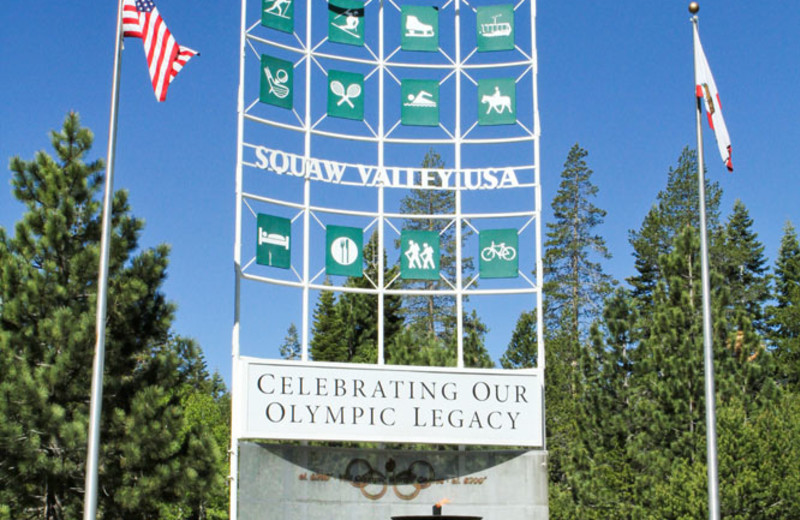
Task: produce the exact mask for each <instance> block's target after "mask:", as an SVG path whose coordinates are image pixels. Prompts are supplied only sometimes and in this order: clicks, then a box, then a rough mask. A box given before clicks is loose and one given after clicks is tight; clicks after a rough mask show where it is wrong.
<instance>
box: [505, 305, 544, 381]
mask: <svg viewBox="0 0 800 520" xmlns="http://www.w3.org/2000/svg"><path fill="white" fill-rule="evenodd" d="M537 351H538V347H537V344H536V313H535V312H534V311H524V312H522V313H521V314H520V316H519V318H517V324H516V326H515V327H514V332H512V333H511V340H510V341H509V343H508V347H507V348H506V351H505V352H504V353H503V356H502V357H501V358H500V365H501V366H502V367H503V368H533V367H535V366H536V359H537V354H538V352H537Z"/></svg>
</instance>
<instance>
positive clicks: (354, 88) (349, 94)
mask: <svg viewBox="0 0 800 520" xmlns="http://www.w3.org/2000/svg"><path fill="white" fill-rule="evenodd" d="M331 92H333V93H334V94H336V95H337V96H339V102H338V103H336V106H337V107H338V106H339V105H341V104H342V103H347V104H348V105H350V108H355V105H353V102H352V101H350V99H351V98H357V97H358V96H360V95H361V85H359V84H358V83H351V84H349V85H348V86H347V91H345V89H344V85H343V84H342V82H341V81H338V80H334V81H331Z"/></svg>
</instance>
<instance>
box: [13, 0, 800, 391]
mask: <svg viewBox="0 0 800 520" xmlns="http://www.w3.org/2000/svg"><path fill="white" fill-rule="evenodd" d="M687 6H688V2H685V1H682V0H680V1H674V0H670V1H668V2H667V1H664V0H645V1H641V0H639V1H633V0H620V1H617V2H611V3H608V2H588V1H582V2H578V1H567V2H565V1H555V0H540V1H539V3H538V7H537V11H538V18H537V32H538V55H539V103H540V107H541V108H540V110H541V121H542V139H541V152H542V182H543V199H544V201H545V204H546V205H547V207H548V208H549V203H550V200H551V199H552V197H553V195H554V193H555V191H556V189H557V187H558V183H559V174H560V171H561V167H562V164H563V162H564V159H565V157H566V154H567V151H568V150H569V148H570V147H571V146H572V145H573V144H574V143H576V142H577V143H580V145H581V146H582V147H584V148H585V149H587V150H588V152H589V157H588V163H589V166H590V167H591V168H592V169H593V170H594V172H595V175H594V178H593V180H594V183H595V184H596V185H597V186H598V187H599V190H600V192H599V196H598V198H597V199H596V201H595V203H596V204H597V205H598V206H599V207H601V208H604V209H606V210H607V211H608V216H607V218H606V221H605V224H604V225H603V226H602V228H601V229H600V230H599V231H600V233H601V234H602V235H603V236H604V237H605V239H606V241H607V243H608V246H609V248H610V250H611V252H612V254H613V255H614V258H613V259H612V260H611V261H609V262H607V263H606V264H605V267H606V269H607V271H608V272H609V273H611V274H612V275H614V276H615V277H617V278H619V279H623V278H625V277H627V276H630V275H631V274H633V260H632V257H631V249H630V247H629V245H628V241H627V237H628V231H629V230H631V229H637V228H638V227H639V226H640V224H641V222H642V219H643V217H644V215H645V213H646V212H647V210H648V209H649V207H650V206H651V204H652V203H653V201H654V198H655V195H656V193H657V192H658V191H659V190H660V189H662V188H663V187H664V185H665V182H666V173H667V171H668V169H669V168H670V167H671V166H675V164H676V161H677V158H678V156H679V154H680V152H681V150H682V149H683V147H684V146H686V145H690V146H692V147H694V146H695V131H694V121H695V120H694V98H693V77H692V33H691V23H690V22H689V13H688V11H687ZM3 7H4V9H3V10H2V11H1V13H2V14H0V17H2V22H3V23H2V25H3V27H4V28H5V29H4V30H3V31H2V32H0V98H1V99H2V100H3V102H2V104H0V156H1V157H2V158H3V159H4V160H5V161H8V159H9V158H10V157H11V156H12V155H19V156H21V157H22V158H23V159H26V160H29V159H31V158H32V157H33V154H34V153H35V152H36V151H37V150H42V149H45V150H47V151H48V152H49V151H50V145H49V138H48V131H49V130H51V129H54V128H59V127H60V126H61V123H62V121H63V119H64V116H65V114H66V113H67V112H68V111H70V110H75V111H77V112H79V113H80V115H81V118H82V122H83V124H84V125H85V126H88V127H89V128H91V129H92V130H93V131H94V133H95V136H96V142H95V148H94V154H95V155H94V156H95V157H105V155H106V142H107V128H108V116H109V100H110V91H111V74H112V62H113V48H114V45H113V38H114V29H115V15H116V2H113V1H107V2H97V1H88V0H76V1H73V2H51V1H47V2H45V1H43V0H27V1H24V2H23V1H12V2H6V5H4V6H3ZM158 7H159V9H160V11H161V13H162V15H163V16H164V18H165V19H166V21H167V23H168V25H169V27H170V29H171V30H172V31H173V33H174V34H175V36H176V37H177V39H178V41H179V42H180V43H182V44H184V45H187V46H190V47H192V48H195V49H198V50H199V51H200V52H201V56H200V57H198V58H195V59H194V60H192V61H191V62H190V63H189V64H188V65H187V66H186V68H185V69H184V71H183V72H181V74H180V75H179V76H178V78H177V79H176V80H175V82H174V83H173V84H172V86H171V87H170V91H169V95H168V98H167V101H166V102H165V103H157V102H156V101H155V99H154V96H153V93H152V90H151V87H150V83H149V78H148V76H147V71H146V69H145V61H144V57H143V55H142V49H141V43H140V41H138V40H128V41H127V42H126V50H125V52H124V53H123V65H122V87H121V102H120V112H119V130H118V152H117V161H116V179H115V187H116V188H117V189H120V188H125V189H127V190H129V192H130V200H131V205H132V207H133V210H134V213H135V214H136V215H137V216H139V217H142V218H144V219H145V220H146V223H147V225H146V228H145V231H144V234H143V237H142V241H141V243H142V245H143V246H145V247H146V246H151V245H154V244H157V243H163V242H166V243H170V244H172V255H171V264H170V269H169V279H168V281H167V283H166V286H165V291H166V293H167V296H168V297H169V298H170V299H171V300H173V301H174V302H176V303H177V305H178V312H177V320H176V323H175V329H176V330H177V332H179V333H181V334H184V335H188V336H192V337H195V338H196V339H197V340H198V341H199V342H200V344H201V345H202V347H203V349H204V352H205V354H206V357H207V359H208V362H209V365H210V367H211V368H212V369H217V370H219V371H220V373H221V374H222V375H223V377H225V379H226V380H228V381H229V380H230V344H231V341H230V338H231V326H232V318H233V280H234V276H233V233H234V171H235V153H236V134H235V132H236V91H237V81H238V58H237V55H238V45H239V16H240V13H239V3H238V2H233V1H229V2H187V1H179V0H160V1H158ZM758 7H761V8H762V9H758ZM699 16H700V31H701V38H702V41H703V45H704V48H705V51H706V55H707V56H708V60H709V62H710V65H711V68H712V71H713V72H714V76H715V79H716V81H717V85H718V87H719V89H720V93H721V97H722V103H723V105H724V113H725V118H726V122H727V125H728V129H729V131H730V134H731V138H732V141H733V163H734V167H735V172H734V173H733V174H728V173H727V172H726V171H725V169H724V167H723V165H722V162H721V159H720V158H719V157H718V155H717V151H716V147H715V146H714V145H713V142H712V141H711V140H712V139H713V136H712V134H711V133H710V132H709V131H708V130H707V129H706V131H705V138H706V160H707V165H708V171H709V176H710V177H711V178H712V179H713V180H717V181H719V182H720V184H721V186H722V188H723V190H724V194H725V197H724V200H723V206H722V210H723V214H724V215H726V216H727V214H728V213H729V211H730V208H731V206H732V204H733V201H734V200H735V199H737V198H739V199H741V200H742V201H743V202H744V203H745V205H746V206H747V208H748V209H749V211H750V215H751V217H752V218H753V219H754V221H755V225H754V227H755V231H756V232H757V233H758V234H759V238H760V239H761V241H762V242H763V244H764V245H765V246H766V252H765V254H766V255H767V257H768V259H769V261H770V264H772V263H773V262H774V259H775V257H776V256H777V251H778V246H779V243H780V239H781V236H782V229H783V225H784V223H785V222H786V221H787V220H791V221H792V222H793V223H794V224H795V226H800V209H798V203H797V200H798V196H800V178H799V177H798V174H797V170H798V167H797V164H796V163H795V162H794V156H795V155H796V147H797V146H798V142H800V98H798V96H797V92H798V91H799V90H800V67H798V61H800V31H798V29H797V27H800V5H798V4H797V3H796V2H769V3H762V4H754V3H752V2H743V1H730V0H727V1H723V0H706V1H704V2H701V10H700V13H699ZM5 171H6V173H5V174H4V175H3V179H5V180H4V182H3V183H0V184H1V185H0V225H2V226H4V227H6V228H7V229H11V228H13V224H14V222H16V221H17V220H18V219H19V218H20V216H21V214H22V211H23V208H22V206H21V205H19V204H18V203H17V202H16V201H15V200H14V199H13V197H12V196H11V191H10V187H9V184H8V181H9V179H10V173H9V172H8V171H7V168H6V169H5ZM547 213H549V212H547V211H546V215H545V222H547V221H548V218H549V215H547ZM513 318H514V316H512V317H507V318H505V319H500V318H498V319H488V320H487V321H489V325H490V327H491V328H492V332H491V333H490V336H489V338H488V347H489V349H490V352H491V354H492V355H493V357H494V358H495V359H497V358H499V356H500V355H501V354H502V352H503V351H504V349H505V346H506V343H507V341H508V338H509V336H510V330H509V327H513V322H514V319H513ZM298 320H299V318H298ZM277 336H278V338H277V341H279V340H280V338H282V336H283V332H282V331H280V332H279V333H278V334H277ZM276 348H277V345H276Z"/></svg>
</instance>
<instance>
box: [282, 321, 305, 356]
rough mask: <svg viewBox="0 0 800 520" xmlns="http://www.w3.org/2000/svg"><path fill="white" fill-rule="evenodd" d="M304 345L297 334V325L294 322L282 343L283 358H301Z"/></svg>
mask: <svg viewBox="0 0 800 520" xmlns="http://www.w3.org/2000/svg"><path fill="white" fill-rule="evenodd" d="M301 350H302V347H301V345H300V337H299V336H298V334H297V326H296V325H295V324H294V323H292V324H290V325H289V328H288V329H287V330H286V336H284V338H283V343H281V349H280V355H281V357H282V358H283V359H300V357H301V355H302V353H301Z"/></svg>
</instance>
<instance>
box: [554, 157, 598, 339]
mask: <svg viewBox="0 0 800 520" xmlns="http://www.w3.org/2000/svg"><path fill="white" fill-rule="evenodd" d="M588 155H589V153H588V152H587V151H586V150H584V149H583V148H581V147H580V146H579V145H578V144H575V145H573V147H572V148H571V149H570V151H569V154H568V155H567V160H566V162H565V163H564V169H563V170H562V172H561V184H560V185H559V188H558V192H557V193H556V196H555V198H554V199H553V202H552V208H553V222H548V223H547V241H546V242H545V254H544V266H545V289H544V290H545V294H546V295H547V298H548V310H549V312H550V313H551V315H550V316H549V318H550V319H549V320H548V321H552V320H553V319H554V320H556V321H559V322H560V323H561V324H562V325H561V327H560V328H561V329H562V330H568V331H569V333H570V334H571V336H572V337H573V338H575V339H576V340H577V339H578V338H580V337H585V336H586V332H587V330H588V326H589V324H591V322H592V321H593V320H594V318H595V317H597V316H598V315H599V314H600V310H601V308H602V302H603V299H604V298H605V296H606V295H607V294H608V292H609V291H610V289H611V285H612V280H611V277H610V276H608V275H607V274H605V273H604V272H603V269H602V266H601V265H600V263H599V262H597V261H596V260H595V258H599V259H608V258H610V256H611V255H610V254H609V252H608V249H607V248H606V244H605V240H604V239H603V237H602V236H600V235H598V234H597V233H596V228H597V226H600V225H601V224H602V223H603V219H604V218H605V216H606V212H605V210H602V209H600V208H598V207H597V206H595V205H594V204H592V202H591V199H592V198H594V197H595V196H596V195H597V186H595V185H594V184H593V183H592V180H591V179H592V175H593V174H594V172H593V171H592V170H591V169H590V168H589V167H588V166H587V164H586V160H585V159H586V157H587V156H588Z"/></svg>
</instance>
